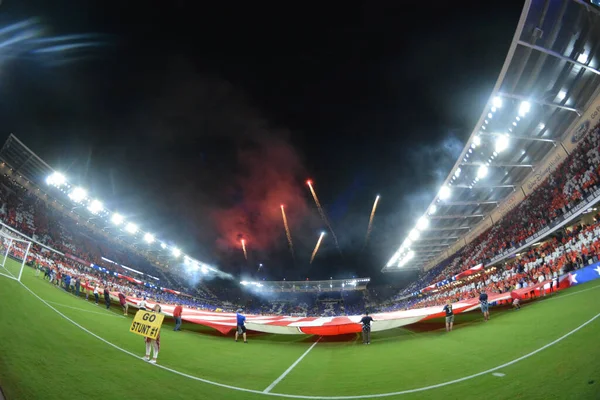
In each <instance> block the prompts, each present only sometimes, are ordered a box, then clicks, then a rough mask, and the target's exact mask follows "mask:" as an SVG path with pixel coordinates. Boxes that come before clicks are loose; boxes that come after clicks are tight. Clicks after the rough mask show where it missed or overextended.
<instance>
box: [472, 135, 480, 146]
mask: <svg viewBox="0 0 600 400" xmlns="http://www.w3.org/2000/svg"><path fill="white" fill-rule="evenodd" d="M473 144H474V145H475V146H480V145H481V138H480V137H479V136H475V137H474V138H473Z"/></svg>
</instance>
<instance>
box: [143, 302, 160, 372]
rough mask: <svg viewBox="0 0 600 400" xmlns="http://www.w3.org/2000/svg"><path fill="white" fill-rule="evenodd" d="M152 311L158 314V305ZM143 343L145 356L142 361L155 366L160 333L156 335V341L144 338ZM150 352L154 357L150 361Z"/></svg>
mask: <svg viewBox="0 0 600 400" xmlns="http://www.w3.org/2000/svg"><path fill="white" fill-rule="evenodd" d="M152 311H153V312H155V313H158V314H160V312H161V308H160V305H158V304H157V305H155V306H154V308H153V309H152ZM144 342H146V355H145V356H144V360H145V361H148V362H150V363H151V364H156V359H157V358H158V352H159V350H160V332H159V333H158V336H157V337H156V339H150V338H149V337H145V338H144ZM152 351H154V357H152V359H150V353H151V352H152Z"/></svg>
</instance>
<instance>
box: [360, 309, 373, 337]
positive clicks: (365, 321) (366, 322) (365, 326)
mask: <svg viewBox="0 0 600 400" xmlns="http://www.w3.org/2000/svg"><path fill="white" fill-rule="evenodd" d="M371 322H373V318H372V317H370V316H369V313H368V312H366V313H365V316H364V317H362V318H361V320H360V323H361V324H362V339H363V344H371Z"/></svg>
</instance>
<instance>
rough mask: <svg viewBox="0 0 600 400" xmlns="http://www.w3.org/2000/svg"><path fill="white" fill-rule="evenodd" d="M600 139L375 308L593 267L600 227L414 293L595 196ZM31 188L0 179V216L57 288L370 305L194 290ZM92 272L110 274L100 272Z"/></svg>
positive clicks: (357, 301) (338, 306)
mask: <svg viewBox="0 0 600 400" xmlns="http://www.w3.org/2000/svg"><path fill="white" fill-rule="evenodd" d="M599 137H600V127H599V126H595V127H594V128H593V129H592V130H591V132H590V133H589V134H588V136H586V137H585V138H584V139H583V140H582V141H581V143H580V145H579V146H578V147H577V148H576V150H575V151H574V152H573V153H572V154H571V155H570V156H569V157H568V158H567V159H566V160H565V161H564V162H563V163H562V164H561V165H559V166H558V167H557V169H556V170H554V171H553V172H552V173H551V174H550V175H549V177H548V178H547V179H546V180H545V181H544V182H543V183H542V184H541V185H540V186H539V187H538V188H536V190H535V191H534V192H533V193H532V194H531V195H529V196H528V197H527V198H526V199H525V200H523V201H522V202H521V203H520V204H518V205H517V206H516V207H515V208H514V209H512V210H511V211H509V212H508V213H507V214H506V216H505V217H504V218H503V219H502V220H501V221H499V222H498V223H496V224H494V225H493V226H492V227H491V228H490V229H488V230H487V231H486V232H484V233H482V234H481V235H480V236H479V237H477V238H476V239H475V240H473V241H472V242H471V243H469V244H468V245H467V246H466V247H465V248H463V249H461V250H460V251H459V252H458V253H456V254H455V255H453V256H452V257H450V258H449V259H447V260H445V261H443V262H442V263H440V264H439V265H437V266H436V267H434V268H433V269H431V270H429V271H427V272H426V273H424V274H423V275H422V276H421V277H420V278H419V279H418V280H416V281H415V282H413V283H412V284H411V285H409V286H408V287H407V288H405V289H404V290H403V291H401V292H400V293H398V294H397V295H396V296H394V297H392V298H391V299H389V300H388V301H387V302H381V301H380V300H381V299H378V300H377V309H378V310H379V311H390V310H396V309H400V308H411V307H425V306H432V305H436V306H437V305H440V304H443V303H444V302H445V301H447V300H449V299H452V300H460V299H466V298H471V297H474V296H476V295H477V293H478V292H479V291H481V290H482V289H485V290H487V291H490V292H499V293H502V292H505V291H509V290H512V289H515V288H521V287H526V286H528V285H532V284H533V283H535V282H538V281H540V280H544V279H551V278H556V277H557V275H559V274H561V273H564V272H567V271H569V270H571V269H575V268H580V267H581V266H584V265H587V263H588V262H590V260H597V259H598V256H599V255H600V243H599V238H600V225H599V223H598V222H594V223H591V224H589V225H577V226H575V227H574V228H573V229H571V230H570V231H564V232H563V235H562V236H555V237H554V238H552V239H551V240H549V241H546V242H544V243H543V244H542V245H540V246H536V247H533V248H531V249H530V250H528V251H527V253H526V254H522V255H521V257H519V258H518V259H517V260H515V261H512V262H510V263H506V264H505V265H502V266H498V267H496V268H491V269H488V270H485V271H484V272H482V273H481V274H480V275H477V276H475V277H470V278H467V279H464V280H462V281H460V282H451V284H448V285H446V286H443V287H440V288H436V290H434V291H431V292H429V293H426V294H422V295H419V296H414V295H412V294H414V293H415V292H419V290H420V289H422V288H424V287H426V286H429V285H430V284H431V283H436V282H440V281H443V280H447V279H449V278H451V277H452V276H454V275H456V274H457V273H459V272H461V271H464V270H466V269H468V268H471V267H473V266H475V265H478V264H480V263H483V264H484V265H485V264H486V263H488V262H489V260H490V259H491V258H493V257H494V256H496V255H498V254H500V253H501V252H503V251H504V250H505V249H508V248H517V247H519V246H520V245H522V244H523V243H524V241H525V239H526V238H528V237H530V236H531V235H533V234H534V233H536V232H538V231H539V230H540V229H543V228H544V227H546V226H548V224H550V223H551V222H552V221H553V220H554V219H555V218H557V217H560V216H561V215H563V214H564V213H566V212H568V211H569V210H571V209H572V208H573V207H575V206H577V204H578V203H579V202H580V201H581V200H582V199H583V198H584V197H585V196H586V195H587V194H589V193H590V192H591V191H594V190H596V189H597V188H598V184H599V181H600V179H599V176H600V141H599ZM32 190H35V189H32V188H26V187H22V186H21V185H19V184H18V183H17V182H16V181H15V180H13V179H11V178H10V176H7V175H5V176H0V219H1V220H2V221H3V222H4V223H5V224H6V225H8V226H10V227H12V228H14V229H15V230H18V231H19V232H22V233H23V234H25V235H27V236H29V237H31V238H33V240H34V242H38V243H39V244H38V243H36V244H34V245H33V246H32V248H31V250H30V253H29V257H28V260H27V261H28V263H29V264H32V265H36V266H38V267H40V268H42V269H44V270H45V271H46V272H47V274H48V275H49V277H51V278H52V279H53V280H54V282H56V283H58V284H64V279H65V278H66V277H67V276H68V277H69V279H68V280H74V281H79V282H82V283H84V284H86V283H87V284H88V285H89V286H91V287H95V286H99V287H102V288H103V287H110V288H111V290H112V291H115V292H122V293H125V294H126V295H133V296H136V297H148V298H151V299H153V300H156V301H158V302H161V303H167V304H174V303H179V304H183V305H184V306H187V307H194V308H201V309H207V310H214V309H216V308H220V309H223V310H226V311H227V310H235V309H236V308H237V307H239V306H240V305H241V306H244V307H246V312H248V313H253V314H290V315H294V314H297V315H306V316H333V315H356V314H361V313H362V312H364V311H365V309H366V308H369V309H372V308H373V307H374V302H372V301H370V299H369V293H368V291H351V290H347V291H337V292H322V293H321V292H315V293H306V292H302V293H294V292H291V293H278V294H277V295H276V296H271V297H269V296H265V295H259V294H257V293H254V294H252V293H250V292H248V291H244V290H242V289H241V288H239V286H237V285H232V286H231V287H226V286H225V287H219V286H215V287H211V289H209V288H208V287H207V286H206V285H205V284H202V283H199V284H193V285H191V284H188V283H186V281H189V279H188V278H189V277H187V276H175V275H172V274H168V273H165V272H163V271H161V270H160V269H159V268H157V267H156V266H154V265H153V264H152V263H151V262H149V261H148V260H146V259H144V257H142V256H141V255H139V254H136V253H135V252H132V251H128V250H127V249H125V248H124V247H123V246H120V245H119V244H118V243H112V242H110V243H109V242H108V240H107V239H105V238H104V237H101V236H99V235H97V234H95V233H94V232H93V231H92V230H91V229H89V228H88V227H86V226H83V225H81V224H78V223H77V222H76V221H75V220H74V219H72V218H69V217H68V216H65V215H64V214H63V212H62V211H60V210H58V209H55V208H53V207H50V206H49V205H48V204H47V202H46V200H43V199H42V198H40V197H38V196H37V195H36V194H35V193H33V192H32ZM549 199H550V201H548V200H549ZM599 218H600V216H599ZM596 221H598V219H596ZM3 229H5V228H3ZM15 243H16V242H15ZM40 244H43V245H46V246H48V247H50V248H52V249H56V250H58V251H60V252H62V253H65V255H64V256H63V255H61V254H59V253H57V252H54V251H51V250H48V249H47V248H44V247H43V246H41V245H40ZM2 245H3V246H4V247H5V248H6V246H7V244H6V243H3V244H2ZM22 252H23V249H22V248H21V246H20V245H19V244H18V243H16V244H14V245H13V246H12V248H11V255H12V256H14V257H16V258H18V257H19V254H21V257H22V256H23V254H22ZM69 255H71V256H69ZM103 258H108V259H111V260H114V261H115V263H110V264H107V263H106V262H104V260H103ZM119 264H122V265H130V266H132V267H133V268H135V269H136V270H139V271H142V272H143V273H144V274H146V275H144V277H146V276H150V275H152V276H155V277H159V279H160V282H154V281H151V283H154V284H156V285H157V286H163V285H164V286H167V285H169V287H171V288H172V289H175V290H171V291H164V290H162V289H161V288H159V287H156V286H153V285H144V284H140V283H139V281H140V280H142V277H139V276H135V277H134V278H135V279H131V278H132V277H131V275H132V273H131V272H130V271H128V270H126V269H124V268H121V266H120V265H119ZM93 265H99V266H103V267H105V269H97V268H94V267H93ZM109 271H110V273H109ZM127 277H129V279H128V278H127ZM190 286H191V287H190ZM177 291H179V292H182V293H178V292H177Z"/></svg>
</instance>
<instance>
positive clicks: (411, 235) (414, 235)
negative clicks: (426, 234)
mask: <svg viewBox="0 0 600 400" xmlns="http://www.w3.org/2000/svg"><path fill="white" fill-rule="evenodd" d="M419 236H421V232H419V231H418V230H417V229H413V230H412V231H410V233H409V234H408V237H409V238H410V239H411V240H417V239H419Z"/></svg>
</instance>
